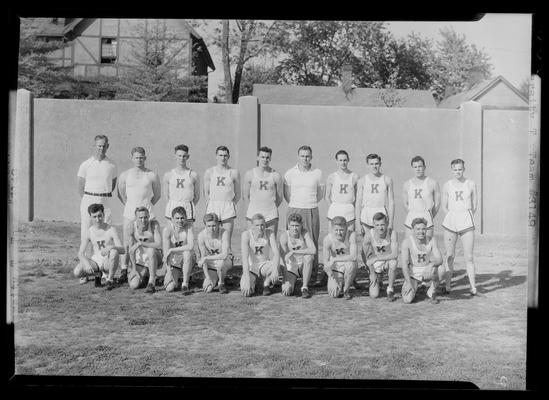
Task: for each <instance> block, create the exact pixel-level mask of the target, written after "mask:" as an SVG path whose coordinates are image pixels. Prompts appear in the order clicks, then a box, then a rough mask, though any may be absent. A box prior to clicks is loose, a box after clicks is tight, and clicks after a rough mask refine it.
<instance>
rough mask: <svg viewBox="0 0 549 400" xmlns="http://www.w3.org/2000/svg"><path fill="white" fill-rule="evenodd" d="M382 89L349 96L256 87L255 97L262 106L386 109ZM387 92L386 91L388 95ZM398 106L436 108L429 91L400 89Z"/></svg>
mask: <svg viewBox="0 0 549 400" xmlns="http://www.w3.org/2000/svg"><path fill="white" fill-rule="evenodd" d="M383 92H384V90H382V89H372V88H355V89H353V90H352V91H351V92H350V93H349V94H348V95H345V93H344V91H343V89H342V88H341V87H337V86H291V85H264V84H254V85H253V96H256V97H257V98H258V99H259V103H260V104H294V105H326V106H328V105H329V106H355V107H386V104H385V102H384V101H383V95H382V94H383ZM386 93H387V92H386ZM393 93H394V95H393V94H391V93H387V95H388V96H389V97H393V96H394V97H396V98H397V99H398V100H400V101H399V103H398V107H416V108H436V103H435V100H434V98H433V96H432V94H431V92H430V91H428V90H412V89H397V90H395V91H394V92H393Z"/></svg>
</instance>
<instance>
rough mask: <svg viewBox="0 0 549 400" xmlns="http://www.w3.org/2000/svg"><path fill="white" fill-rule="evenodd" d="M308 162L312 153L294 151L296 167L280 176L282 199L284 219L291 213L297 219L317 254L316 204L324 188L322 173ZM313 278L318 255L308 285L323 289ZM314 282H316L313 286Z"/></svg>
mask: <svg viewBox="0 0 549 400" xmlns="http://www.w3.org/2000/svg"><path fill="white" fill-rule="evenodd" d="M312 158H313V150H312V149H311V147H309V146H301V147H300V148H299V149H298V150H297V165H296V166H295V167H293V168H290V169H289V170H288V171H286V174H284V199H285V200H286V202H288V209H287V215H290V214H292V213H298V214H300V215H301V217H302V218H303V226H304V227H305V229H306V230H307V232H309V233H310V235H311V237H312V238H313V242H314V244H315V247H316V248H317V250H318V239H319V235H320V215H319V212H318V203H319V202H320V200H322V199H323V198H324V184H323V183H322V171H321V170H320V169H318V168H313V166H312V164H311V160H312ZM317 275H318V254H315V257H314V260H313V270H312V272H311V281H312V282H313V283H314V284H315V285H320V286H321V285H324V284H325V279H324V277H322V278H321V279H319V277H318V276H317ZM317 279H318V282H315V281H317Z"/></svg>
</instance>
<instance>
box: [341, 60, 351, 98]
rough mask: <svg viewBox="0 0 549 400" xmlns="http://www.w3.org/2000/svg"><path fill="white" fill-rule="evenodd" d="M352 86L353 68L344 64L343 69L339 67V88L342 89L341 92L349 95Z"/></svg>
mask: <svg viewBox="0 0 549 400" xmlns="http://www.w3.org/2000/svg"><path fill="white" fill-rule="evenodd" d="M352 85H353V67H352V66H351V64H344V65H343V67H341V86H342V87H343V91H344V92H345V93H349V92H350V91H351V87H352Z"/></svg>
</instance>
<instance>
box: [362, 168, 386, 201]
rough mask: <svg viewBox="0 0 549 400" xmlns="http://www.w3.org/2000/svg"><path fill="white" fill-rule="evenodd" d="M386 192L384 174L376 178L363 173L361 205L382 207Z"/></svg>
mask: <svg viewBox="0 0 549 400" xmlns="http://www.w3.org/2000/svg"><path fill="white" fill-rule="evenodd" d="M386 192H387V184H386V183H385V176H384V175H381V176H380V177H379V178H376V179H372V178H370V175H365V176H364V186H363V191H362V199H363V200H362V201H363V207H368V208H383V207H384V206H385V193H386Z"/></svg>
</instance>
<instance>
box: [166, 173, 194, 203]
mask: <svg viewBox="0 0 549 400" xmlns="http://www.w3.org/2000/svg"><path fill="white" fill-rule="evenodd" d="M168 188H169V190H168V193H169V201H171V202H174V203H182V202H186V201H193V197H194V183H193V182H192V180H191V170H190V169H188V170H185V171H183V173H182V174H179V173H178V171H177V169H176V168H174V169H172V170H171V171H170V179H169V186H168Z"/></svg>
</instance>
